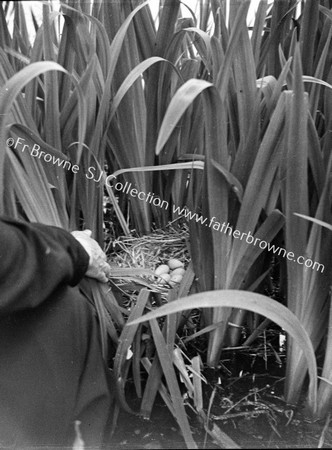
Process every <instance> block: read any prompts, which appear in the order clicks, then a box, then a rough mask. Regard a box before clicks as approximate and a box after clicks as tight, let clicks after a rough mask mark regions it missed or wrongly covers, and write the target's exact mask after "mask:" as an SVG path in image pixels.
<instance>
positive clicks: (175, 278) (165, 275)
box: [154, 258, 185, 286]
mask: <svg viewBox="0 0 332 450" xmlns="http://www.w3.org/2000/svg"><path fill="white" fill-rule="evenodd" d="M154 273H155V275H156V276H157V277H158V281H159V283H160V284H170V285H171V286H175V285H176V284H178V283H181V281H182V278H183V275H184V273H185V268H184V264H183V262H182V261H180V260H179V259H176V258H171V259H170V260H169V261H168V262H167V264H160V265H159V266H158V267H157V268H156V270H155V272H154Z"/></svg>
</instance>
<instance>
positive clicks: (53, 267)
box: [0, 218, 91, 316]
mask: <svg viewBox="0 0 332 450" xmlns="http://www.w3.org/2000/svg"><path fill="white" fill-rule="evenodd" d="M89 263H91V257H90V256H89V254H88V253H87V251H86V250H85V249H84V248H83V246H82V245H81V244H80V243H79V242H78V240H77V239H75V237H73V236H72V235H71V234H70V233H68V232H67V231H65V230H63V229H61V228H58V227H52V226H46V225H42V224H36V223H34V224H29V223H26V222H21V221H15V220H12V219H8V218H1V219H0V290H1V291H0V315H1V316H3V315H7V314H11V313H13V312H16V311H19V310H23V309H27V308H34V307H36V306H38V305H39V304H40V303H42V302H43V301H45V300H46V299H47V298H48V297H49V296H50V295H52V294H53V293H55V292H56V290H57V289H59V288H61V287H64V286H66V285H69V286H75V285H76V284H77V283H78V282H79V281H80V280H81V278H82V277H83V276H84V275H85V274H86V273H87V271H88V270H90V269H91V264H90V265H89Z"/></svg>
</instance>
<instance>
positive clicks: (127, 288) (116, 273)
mask: <svg viewBox="0 0 332 450" xmlns="http://www.w3.org/2000/svg"><path fill="white" fill-rule="evenodd" d="M188 242H189V232H188V228H187V227H186V226H182V227H181V228H175V227H172V226H169V227H168V228H167V229H166V230H155V231H153V232H152V233H151V234H149V235H144V236H137V237H135V236H121V237H119V238H117V239H115V240H114V241H113V242H111V243H110V244H109V247H108V250H107V254H108V258H109V263H110V265H111V268H112V273H111V280H110V281H111V283H112V284H114V285H115V286H116V287H117V288H118V289H119V290H120V291H121V292H122V293H123V294H124V295H125V296H126V297H127V298H130V300H131V301H132V300H134V298H135V297H136V295H137V294H138V293H139V291H140V289H142V288H143V287H146V288H149V289H151V290H153V291H155V292H158V293H159V294H160V295H161V297H162V298H163V299H164V300H166V298H167V295H168V292H169V289H170V288H171V287H170V286H169V285H167V284H165V283H162V282H161V280H160V278H158V276H156V275H155V273H154V272H155V270H156V267H158V266H159V265H160V264H167V261H168V260H170V259H172V258H175V259H179V260H180V261H182V262H183V263H184V266H185V267H187V266H188V264H189V261H190V257H189V250H188V247H189V246H188Z"/></svg>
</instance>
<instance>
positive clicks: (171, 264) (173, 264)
mask: <svg viewBox="0 0 332 450" xmlns="http://www.w3.org/2000/svg"><path fill="white" fill-rule="evenodd" d="M167 264H168V266H169V268H170V269H171V270H174V269H178V268H179V267H183V266H184V264H183V262H181V261H180V260H179V259H176V258H172V259H170V260H169V261H168V263H167Z"/></svg>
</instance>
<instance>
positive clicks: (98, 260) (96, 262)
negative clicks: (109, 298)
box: [71, 230, 111, 283]
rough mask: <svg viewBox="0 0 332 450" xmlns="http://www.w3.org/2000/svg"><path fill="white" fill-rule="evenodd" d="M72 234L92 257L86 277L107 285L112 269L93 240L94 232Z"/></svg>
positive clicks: (75, 232)
mask: <svg viewBox="0 0 332 450" xmlns="http://www.w3.org/2000/svg"><path fill="white" fill-rule="evenodd" d="M71 234H72V235H73V236H74V238H75V239H77V240H78V242H79V243H80V244H81V245H82V246H83V247H84V250H85V251H86V252H87V254H88V255H89V257H90V261H89V267H88V270H87V272H86V274H85V275H86V276H87V277H90V278H96V279H97V280H99V281H102V282H103V283H106V282H107V281H108V276H109V275H110V274H111V267H110V266H109V264H108V263H107V262H106V259H107V258H106V255H105V253H104V252H103V250H102V249H101V247H100V245H99V244H98V242H97V241H95V240H94V239H92V237H91V235H92V231H91V230H84V231H72V233H71Z"/></svg>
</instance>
